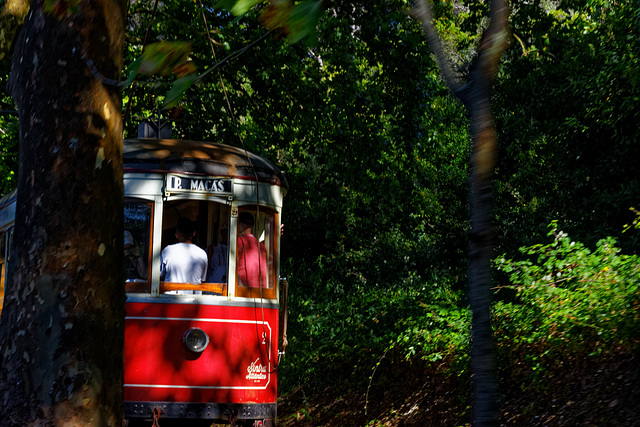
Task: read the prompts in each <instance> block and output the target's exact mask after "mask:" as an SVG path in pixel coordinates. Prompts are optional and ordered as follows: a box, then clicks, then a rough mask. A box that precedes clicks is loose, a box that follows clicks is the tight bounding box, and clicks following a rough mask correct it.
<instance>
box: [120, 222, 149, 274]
mask: <svg viewBox="0 0 640 427" xmlns="http://www.w3.org/2000/svg"><path fill="white" fill-rule="evenodd" d="M124 259H125V277H126V279H127V280H128V281H143V282H144V281H146V280H147V275H148V271H147V263H146V262H145V259H144V256H143V252H142V251H141V249H140V247H139V246H138V243H137V242H136V240H135V239H134V238H133V234H131V232H130V231H129V230H124Z"/></svg>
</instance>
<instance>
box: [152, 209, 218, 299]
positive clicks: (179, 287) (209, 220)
mask: <svg viewBox="0 0 640 427" xmlns="http://www.w3.org/2000/svg"><path fill="white" fill-rule="evenodd" d="M229 213H230V209H229V205H227V204H225V203H218V202H214V201H206V200H173V201H168V202H165V203H164V212H163V216H162V218H163V220H162V221H163V224H162V248H163V250H164V249H165V248H166V247H167V246H169V245H172V244H175V243H178V238H177V236H176V227H177V225H178V221H179V220H180V219H181V218H187V219H189V220H190V221H191V222H192V223H194V224H195V235H194V236H193V240H192V243H193V244H194V245H196V246H198V247H199V248H201V249H202V250H203V251H204V252H205V253H206V258H207V272H206V279H205V281H204V282H200V279H199V277H196V276H199V274H196V275H195V276H194V277H192V278H191V280H190V281H189V282H186V283H173V282H172V283H169V280H167V281H165V282H163V283H162V284H161V291H162V292H164V293H169V292H170V293H172V294H174V293H178V294H193V293H197V294H205V295H207V294H209V295H226V293H227V270H228V262H229V246H228V241H229V231H228V230H229V227H228V224H229ZM195 252H199V251H195ZM199 256H200V255H197V254H195V255H194V257H195V258H198V257H199ZM194 268H196V269H198V270H199V268H198V267H197V262H196V267H194ZM161 279H163V278H162V277H161Z"/></svg>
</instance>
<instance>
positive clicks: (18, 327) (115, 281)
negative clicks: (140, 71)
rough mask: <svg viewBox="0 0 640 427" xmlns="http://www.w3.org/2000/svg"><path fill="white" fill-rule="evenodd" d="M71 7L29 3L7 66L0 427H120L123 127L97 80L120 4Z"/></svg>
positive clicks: (101, 0) (113, 64)
mask: <svg viewBox="0 0 640 427" xmlns="http://www.w3.org/2000/svg"><path fill="white" fill-rule="evenodd" d="M43 3H45V5H44V6H43ZM74 3H76V2H75V1H67V2H53V1H48V0H47V1H44V2H43V0H34V1H33V2H32V6H31V11H30V12H29V14H28V16H27V20H26V21H25V24H24V27H23V29H22V31H21V33H20V35H19V37H18V40H17V43H16V46H15V51H14V53H13V58H12V73H11V81H10V89H11V92H12V96H13V98H14V100H15V102H16V104H17V106H18V111H19V114H20V177H19V181H18V201H17V208H16V223H15V231H14V239H13V242H14V248H13V253H12V260H13V262H12V267H11V271H9V277H10V280H9V283H8V284H7V289H6V296H5V309H4V311H3V313H2V318H0V357H1V358H2V362H1V365H0V366H1V368H0V387H1V388H0V424H2V425H16V426H17V425H19V426H26V425H78V426H106V425H109V426H116V425H118V426H119V425H122V420H123V416H122V371H123V366H122V349H123V324H124V323H123V322H124V289H123V283H124V277H123V276H124V275H123V272H122V268H121V266H122V257H123V255H122V247H123V242H122V239H123V236H122V229H123V225H122V222H123V220H122V210H123V206H122V205H123V201H122V194H123V189H122V124H121V117H120V91H119V88H118V87H117V86H115V85H113V82H112V81H109V80H108V79H107V77H108V78H111V79H118V78H119V74H120V70H121V66H122V48H123V42H124V23H123V22H124V20H123V11H124V4H123V3H124V2H123V1H117V0H93V1H89V0H86V1H81V2H79V4H78V5H77V7H74V6H73V5H74ZM43 7H48V8H49V10H47V11H46V12H45V11H44V10H43ZM51 9H52V10H51ZM103 76H104V77H103Z"/></svg>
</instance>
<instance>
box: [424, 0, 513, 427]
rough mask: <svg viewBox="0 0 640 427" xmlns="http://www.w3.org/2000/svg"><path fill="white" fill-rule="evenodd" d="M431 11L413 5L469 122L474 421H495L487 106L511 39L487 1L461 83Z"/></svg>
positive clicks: (497, 6)
mask: <svg viewBox="0 0 640 427" xmlns="http://www.w3.org/2000/svg"><path fill="white" fill-rule="evenodd" d="M432 15H433V14H432V10H431V5H430V3H429V0H420V1H419V2H418V3H417V5H416V8H415V9H414V11H413V16H414V17H415V18H416V19H418V20H419V21H420V22H421V23H422V25H423V28H424V31H425V33H426V36H427V40H428V42H429V46H430V47H431V48H432V50H433V52H434V54H435V55H436V60H437V62H438V65H439V67H440V71H441V74H442V76H443V78H444V80H445V82H446V83H447V85H448V86H449V89H450V90H451V92H452V93H453V94H454V95H455V96H456V97H457V98H458V99H459V100H460V101H462V103H463V104H464V105H465V107H466V109H467V112H468V113H469V122H470V125H471V126H470V129H471V139H472V150H471V162H470V163H471V173H470V181H471V189H470V195H469V216H470V225H471V230H470V233H469V289H468V295H469V303H470V306H471V312H472V321H471V365H472V372H473V397H474V404H473V420H472V424H473V425H474V426H494V425H498V404H497V398H498V377H497V367H496V357H495V349H494V343H493V334H492V329H491V294H492V292H491V256H492V253H491V251H492V244H493V234H494V232H493V227H492V225H491V219H492V209H493V203H492V200H493V199H492V193H491V180H492V176H493V171H494V169H495V164H496V153H497V139H496V131H495V128H494V126H493V114H492V111H491V88H492V84H493V78H494V76H495V75H496V73H497V71H498V67H499V65H500V58H501V56H502V53H503V52H504V50H505V49H506V48H507V47H508V45H509V40H510V37H509V9H508V6H507V0H492V1H491V17H490V23H489V27H488V28H487V30H486V31H485V32H484V34H483V36H482V39H481V40H480V43H479V45H478V55H477V57H476V61H475V65H476V66H475V68H474V69H473V70H472V72H471V73H470V76H469V81H468V82H467V83H466V84H464V85H463V84H462V82H461V79H460V78H459V76H457V75H456V74H455V73H454V72H453V71H452V70H451V67H450V66H449V62H448V61H447V58H446V57H445V54H444V49H443V47H442V43H441V41H440V39H439V37H438V34H437V32H436V29H435V26H434V25H433V16H432Z"/></svg>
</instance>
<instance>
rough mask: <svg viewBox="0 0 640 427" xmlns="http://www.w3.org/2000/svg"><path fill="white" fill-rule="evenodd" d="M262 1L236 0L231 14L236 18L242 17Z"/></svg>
mask: <svg viewBox="0 0 640 427" xmlns="http://www.w3.org/2000/svg"><path fill="white" fill-rule="evenodd" d="M261 1H262V0H238V1H237V2H236V4H235V5H234V6H233V7H232V8H231V13H233V14H234V15H236V16H239V15H244V14H245V13H247V12H248V11H249V9H251V8H252V7H253V6H255V5H256V4H258V3H260V2H261Z"/></svg>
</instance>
